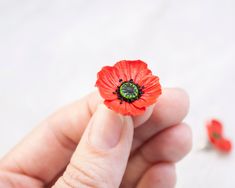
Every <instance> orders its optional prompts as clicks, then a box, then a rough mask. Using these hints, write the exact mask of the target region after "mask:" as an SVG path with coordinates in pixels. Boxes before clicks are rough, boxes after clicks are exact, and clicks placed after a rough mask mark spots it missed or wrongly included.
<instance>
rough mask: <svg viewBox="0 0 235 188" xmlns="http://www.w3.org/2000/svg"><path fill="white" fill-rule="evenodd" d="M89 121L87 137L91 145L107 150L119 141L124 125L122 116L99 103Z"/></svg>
mask: <svg viewBox="0 0 235 188" xmlns="http://www.w3.org/2000/svg"><path fill="white" fill-rule="evenodd" d="M91 121H92V122H91V125H90V126H91V127H90V132H89V135H88V137H89V140H90V142H91V144H92V145H93V146H95V147H97V148H99V149H105V150H107V149H111V148H113V147H115V146H116V145H117V144H118V143H119V141H120V139H121V135H122V130H123V128H124V126H125V123H124V122H125V120H124V117H123V116H121V115H119V114H117V113H115V112H113V111H111V110H109V109H108V108H107V107H105V106H104V105H99V107H98V108H97V110H96V113H95V114H94V117H93V119H92V120H91Z"/></svg>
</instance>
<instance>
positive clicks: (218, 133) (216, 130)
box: [207, 119, 232, 152]
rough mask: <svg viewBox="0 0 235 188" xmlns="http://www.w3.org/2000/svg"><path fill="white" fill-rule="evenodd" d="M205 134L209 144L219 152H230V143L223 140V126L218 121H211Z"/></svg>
mask: <svg viewBox="0 0 235 188" xmlns="http://www.w3.org/2000/svg"><path fill="white" fill-rule="evenodd" d="M207 134H208V138H209V141H210V143H211V144H212V145H213V146H214V147H215V148H217V149H218V150H220V151H223V152H230V151H231V149H232V143H231V141H230V140H228V139H226V138H224V135H223V125H222V123H221V122H220V121H218V120H216V119H212V120H211V121H209V122H208V124H207Z"/></svg>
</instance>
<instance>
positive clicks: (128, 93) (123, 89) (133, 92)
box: [113, 79, 144, 104]
mask: <svg viewBox="0 0 235 188" xmlns="http://www.w3.org/2000/svg"><path fill="white" fill-rule="evenodd" d="M119 82H120V83H121V85H120V86H117V89H116V90H115V91H114V92H113V94H114V95H117V97H118V99H119V100H120V104H122V103H123V101H125V102H128V103H132V102H134V101H135V100H137V99H139V98H140V97H141V96H142V95H143V93H144V92H143V89H144V86H139V85H138V84H136V83H134V81H133V79H130V80H129V81H124V82H123V81H122V79H119Z"/></svg>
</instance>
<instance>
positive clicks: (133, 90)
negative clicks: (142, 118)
mask: <svg viewBox="0 0 235 188" xmlns="http://www.w3.org/2000/svg"><path fill="white" fill-rule="evenodd" d="M97 77H98V79H97V81H96V86H97V87H98V89H99V92H100V95H101V96H102V97H103V98H104V104H105V105H106V106H107V107H108V108H110V109H112V110H114V111H115V112H117V113H120V114H123V115H140V114H142V113H144V111H145V110H146V107H148V106H150V105H152V104H154V103H155V102H156V100H157V98H158V97H159V96H160V95H161V85H160V83H159V78H158V77H157V76H154V75H152V72H151V71H150V70H149V69H148V67H147V64H146V63H144V62H143V61H141V60H134V61H130V60H122V61H119V62H117V63H116V64H115V65H114V66H112V67H111V66H105V67H103V68H102V69H101V71H100V72H98V74H97Z"/></svg>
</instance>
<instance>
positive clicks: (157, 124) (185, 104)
mask: <svg viewBox="0 0 235 188" xmlns="http://www.w3.org/2000/svg"><path fill="white" fill-rule="evenodd" d="M188 109H189V97H188V95H187V93H186V92H185V91H184V90H182V89H164V90H163V94H162V95H161V96H160V97H159V100H158V102H157V103H156V105H155V107H154V109H153V113H152V115H151V117H150V118H149V119H148V121H147V122H145V123H144V124H143V125H142V126H140V127H138V128H136V129H135V136H134V144H133V147H132V151H135V150H136V149H137V148H138V147H140V146H141V145H142V144H143V143H144V142H146V141H147V140H148V139H149V138H151V137H152V136H153V135H155V134H156V133H158V132H160V131H161V130H163V129H165V128H168V127H170V126H172V125H176V124H179V123H180V122H181V121H182V120H183V119H184V117H185V116H186V115H187V113H188Z"/></svg>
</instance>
